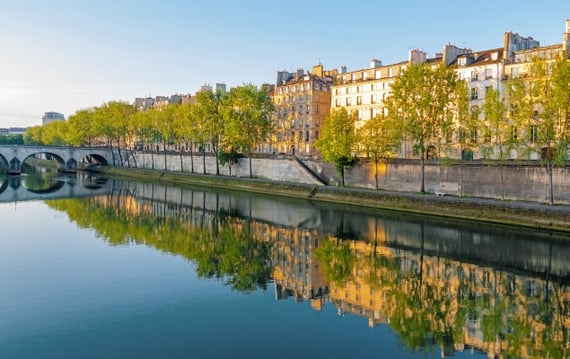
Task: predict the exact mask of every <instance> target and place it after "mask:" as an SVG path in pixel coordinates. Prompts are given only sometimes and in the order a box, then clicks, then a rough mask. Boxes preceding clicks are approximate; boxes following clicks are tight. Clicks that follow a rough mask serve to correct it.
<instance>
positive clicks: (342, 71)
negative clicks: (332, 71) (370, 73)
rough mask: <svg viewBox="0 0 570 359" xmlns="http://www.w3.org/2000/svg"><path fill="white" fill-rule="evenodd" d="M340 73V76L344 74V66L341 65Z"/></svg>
mask: <svg viewBox="0 0 570 359" xmlns="http://www.w3.org/2000/svg"><path fill="white" fill-rule="evenodd" d="M340 73H341V74H345V73H346V65H342V66H341V67H340Z"/></svg>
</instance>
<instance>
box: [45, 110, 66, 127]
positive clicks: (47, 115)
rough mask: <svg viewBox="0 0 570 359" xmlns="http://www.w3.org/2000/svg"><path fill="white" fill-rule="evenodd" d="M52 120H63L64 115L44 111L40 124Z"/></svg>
mask: <svg viewBox="0 0 570 359" xmlns="http://www.w3.org/2000/svg"><path fill="white" fill-rule="evenodd" d="M54 121H65V116H64V115H63V113H59V112H46V113H44V115H43V117H42V126H45V125H47V124H48V123H52V122H54Z"/></svg>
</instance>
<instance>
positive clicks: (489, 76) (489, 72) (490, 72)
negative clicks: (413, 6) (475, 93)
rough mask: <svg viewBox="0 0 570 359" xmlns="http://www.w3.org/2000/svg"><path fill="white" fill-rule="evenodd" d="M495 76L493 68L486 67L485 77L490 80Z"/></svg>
mask: <svg viewBox="0 0 570 359" xmlns="http://www.w3.org/2000/svg"><path fill="white" fill-rule="evenodd" d="M492 78H493V69H485V79H486V80H490V79H492Z"/></svg>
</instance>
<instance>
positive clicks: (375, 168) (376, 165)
mask: <svg viewBox="0 0 570 359" xmlns="http://www.w3.org/2000/svg"><path fill="white" fill-rule="evenodd" d="M374 179H375V180H376V189H378V159H377V158H376V159H374Z"/></svg>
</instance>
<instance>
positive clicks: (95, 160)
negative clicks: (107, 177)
mask: <svg viewBox="0 0 570 359" xmlns="http://www.w3.org/2000/svg"><path fill="white" fill-rule="evenodd" d="M82 160H83V162H85V163H88V164H97V165H105V166H106V165H108V164H109V162H108V161H107V159H106V158H105V157H103V156H101V155H99V154H96V153H91V154H88V155H86V156H85V157H83V159H82Z"/></svg>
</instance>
